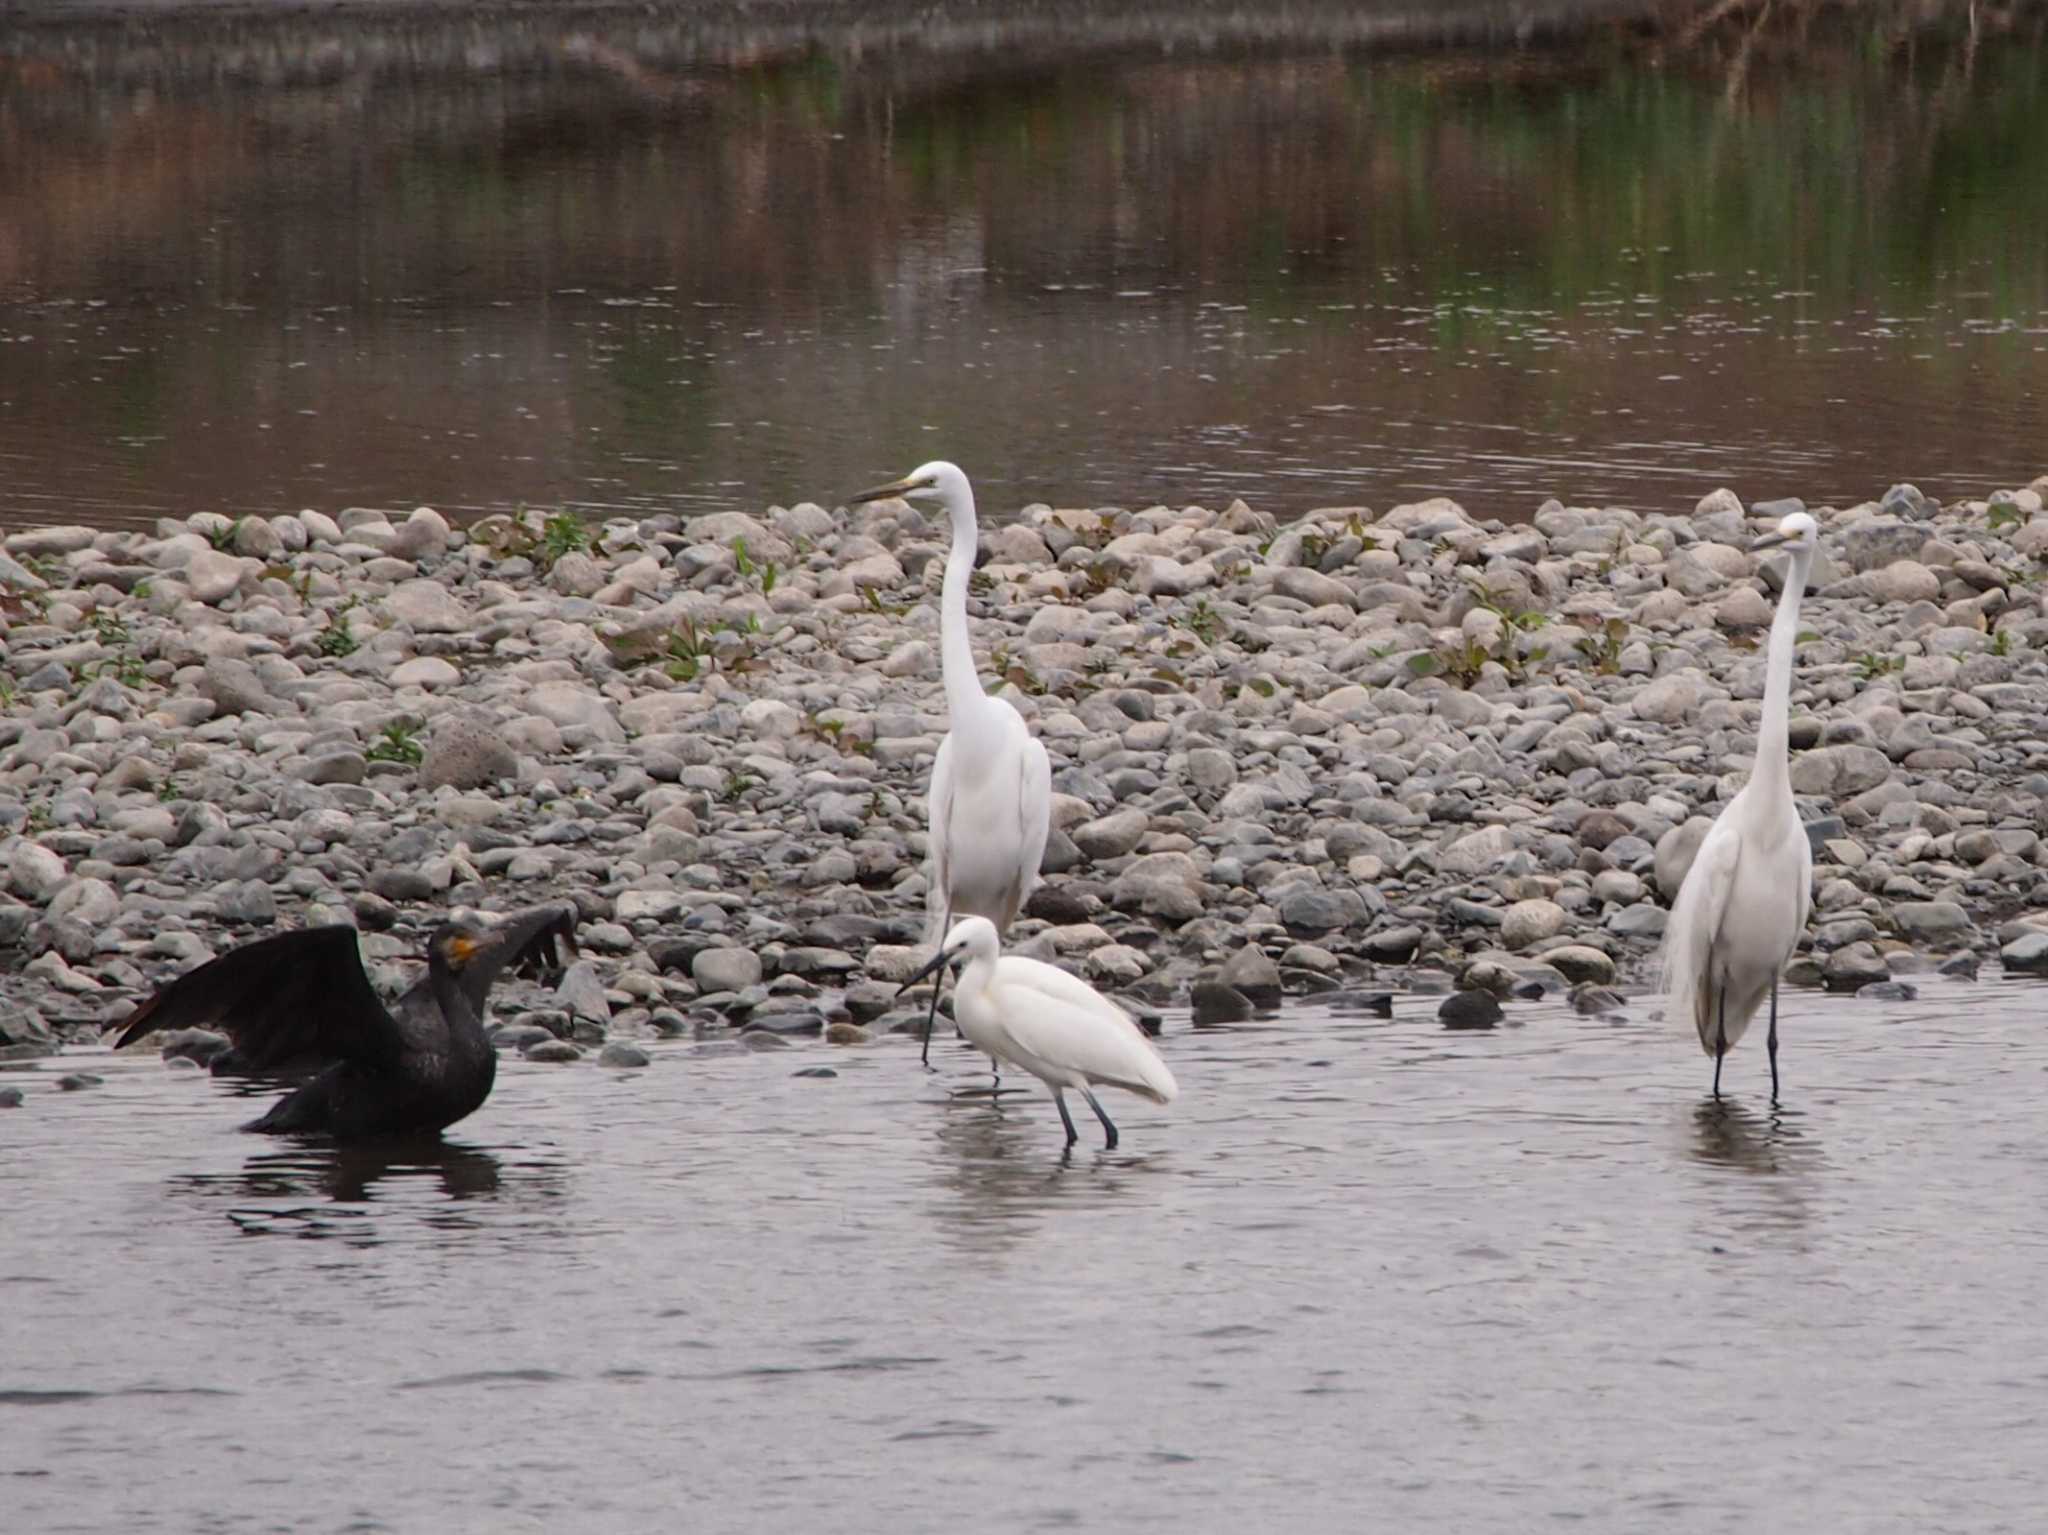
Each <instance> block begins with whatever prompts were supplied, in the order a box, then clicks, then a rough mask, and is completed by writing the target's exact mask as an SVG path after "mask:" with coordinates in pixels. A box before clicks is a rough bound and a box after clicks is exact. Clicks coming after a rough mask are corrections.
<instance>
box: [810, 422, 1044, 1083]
mask: <svg viewBox="0 0 2048 1535" xmlns="http://www.w3.org/2000/svg"><path fill="white" fill-rule="evenodd" d="M887 496H902V497H904V498H905V499H908V500H935V501H937V502H938V503H939V504H940V505H941V506H943V507H944V508H945V509H946V515H947V517H948V518H950V519H951V521H952V525H953V547H952V551H951V552H950V553H949V554H948V555H947V556H946V579H945V584H944V585H943V586H942V587H941V589H940V592H939V656H940V670H941V672H942V673H943V675H944V677H945V682H946V712H947V715H948V717H949V720H950V724H949V728H948V729H947V731H946V738H945V739H944V740H943V741H941V742H940V743H939V754H938V756H937V758H936V759H935V760H934V761H933V762H932V784H931V796H930V800H929V802H928V805H929V809H928V824H929V827H930V833H929V837H930V850H929V852H928V853H927V855H926V865H925V875H926V880H925V884H926V893H925V908H926V918H925V942H927V943H937V942H938V941H939V939H940V938H941V937H942V936H943V935H944V934H945V933H946V932H947V931H949V930H950V929H951V928H952V926H953V922H954V919H955V918H957V917H963V916H975V917H986V918H987V919H988V920H989V921H990V922H991V923H992V924H993V925H994V928H995V931H996V932H998V933H1001V932H1002V931H1004V930H1005V929H1007V928H1008V927H1009V925H1010V924H1011V923H1012V922H1014V921H1016V920H1017V913H1018V912H1019V911H1021V910H1022V909H1023V906H1024V901H1025V898H1026V897H1028V896H1029V895H1030V894H1031V887H1032V886H1033V885H1035V884H1036V883H1037V882H1038V865H1039V862H1040V860H1042V859H1043V858H1044V857H1045V839H1046V838H1047V836H1049V835H1050V834H1051V831H1052V762H1051V760H1050V759H1049V758H1047V756H1046V754H1045V747H1044V745H1043V744H1042V743H1041V742H1038V741H1035V740H1033V739H1032V737H1031V732H1030V731H1029V730H1027V729H1026V728H1025V725H1024V716H1023V715H1021V714H1019V713H1018V712H1017V711H1016V709H1015V708H1013V707H1012V706H1011V704H1010V702H1009V701H1008V700H1007V699H1002V698H991V697H990V696H989V695H988V693H986V692H985V691H984V690H983V689H982V686H981V678H980V676H979V675H978V674H977V673H976V672H975V669H974V649H973V646H972V645H971V644H970V643H969V641H968V638H967V584H968V579H969V578H970V577H971V576H972V575H973V574H974V555H975V550H976V547H977V545H978V542H979V539H978V534H977V530H976V527H975V520H974V491H973V489H972V488H971V487H970V486H969V485H968V483H967V476H966V475H964V474H962V473H961V472H960V471H959V469H958V468H956V467H955V466H954V465H952V464H949V463H946V462H944V461H943V460H940V461H935V462H933V463H929V464H924V465H921V466H919V467H918V468H916V469H913V470H912V471H911V472H910V473H909V474H907V475H905V476H904V477H903V478H902V479H900V480H895V481H892V482H891V483H889V484H887V485H878V486H876V487H875V488H874V489H873V490H864V491H862V492H861V493H860V494H859V495H857V496H854V497H853V498H851V499H850V500H849V501H848V502H847V505H849V506H859V505H862V504H863V503H865V502H868V501H879V500H882V499H883V498H884V497H887ZM938 1010H939V988H938V985H937V983H936V982H935V983H934V984H933V986H932V1004H931V1009H930V1011H928V1012H927V1013H926V1014H925V1019H924V1049H923V1052H922V1054H921V1055H920V1057H919V1059H920V1060H922V1061H923V1062H924V1063H925V1064H926V1065H930V1064H931V1052H932V1019H933V1018H934V1017H935V1016H936V1015H937V1013H938ZM998 1081H999V1082H1000V1078H998Z"/></svg>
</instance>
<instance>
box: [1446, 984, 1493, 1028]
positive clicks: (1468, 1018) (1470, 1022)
mask: <svg viewBox="0 0 2048 1535" xmlns="http://www.w3.org/2000/svg"><path fill="white" fill-rule="evenodd" d="M1436 1016H1437V1019H1438V1021H1439V1022H1441V1023H1442V1024H1443V1026H1444V1027H1445V1028H1447V1029H1490V1028H1493V1027H1494V1026H1495V1025H1496V1024H1498V1023H1499V1022H1500V1021H1501V1019H1502V1018H1504V1017H1506V1016H1507V1015H1506V1014H1505V1013H1503V1012H1502V1011H1501V1006H1500V1003H1498V1002H1497V1001H1495V1000H1494V997H1493V993H1492V992H1489V991H1454V992H1452V993H1451V994H1450V995H1449V996H1448V997H1445V998H1444V1000H1443V1005H1442V1006H1440V1007H1439V1008H1437V1010H1436Z"/></svg>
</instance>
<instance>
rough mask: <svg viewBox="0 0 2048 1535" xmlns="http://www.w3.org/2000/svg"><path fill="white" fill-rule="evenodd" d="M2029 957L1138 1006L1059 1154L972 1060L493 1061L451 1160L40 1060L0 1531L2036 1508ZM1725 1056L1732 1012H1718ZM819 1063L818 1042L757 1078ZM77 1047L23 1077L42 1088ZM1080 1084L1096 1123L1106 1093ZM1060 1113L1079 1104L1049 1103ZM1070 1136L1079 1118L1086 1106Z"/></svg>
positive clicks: (117, 1069)
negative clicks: (1771, 1053) (1456, 1010)
mask: <svg viewBox="0 0 2048 1535" xmlns="http://www.w3.org/2000/svg"><path fill="white" fill-rule="evenodd" d="M2042 995H2043V994H2042V992H2041V991H2040V990H2039V988H2038V987H2036V986H2025V985H2021V984H2016V983H1990V982H1986V983H1959V982H1944V981H1938V980H1933V979H1927V980H1925V981H1924V983H1923V987H1922V992H1921V996H1920V999H1919V1000H1918V1001H1917V1002H1911V1003H1874V1002H1862V1001H1856V1000H1853V999H1842V998H1829V997H1822V996H1819V995H1817V994H1810V993H1796V992H1795V993H1789V994H1788V996H1787V999H1786V1008H1785V1013H1784V1021H1783V1031H1784V1038H1785V1044H1784V1051H1783V1056H1782V1060H1783V1064H1784V1067H1785V1073H1786V1084H1787V1092H1786V1101H1785V1104H1784V1107H1783V1109H1782V1110H1781V1111H1779V1112H1775V1113H1774V1112H1772V1111H1771V1109H1770V1108H1769V1105H1768V1102H1767V1090H1766V1083H1767V1080H1768V1079H1767V1076H1766V1071H1765V1060H1764V1056H1763V1053H1762V1051H1761V1050H1760V1049H1756V1048H1752V1045H1749V1044H1746V1045H1745V1046H1744V1047H1743V1048H1742V1049H1741V1050H1739V1051H1737V1052H1736V1053H1735V1054H1734V1055H1733V1056H1732V1057H1731V1058H1730V1062H1729V1067H1728V1075H1729V1082H1730V1085H1731V1088H1732V1094H1731V1099H1730V1101H1729V1102H1728V1103H1727V1104H1726V1106H1725V1107H1724V1108H1721V1109H1716V1108H1714V1107H1712V1106H1711V1105H1710V1104H1709V1103H1708V1102H1707V1101H1706V1088H1707V1081H1708V1063H1707V1061H1706V1060H1705V1058H1704V1057H1702V1056H1701V1055H1700V1054H1699V1053H1698V1051H1697V1049H1695V1048H1694V1047H1693V1045H1692V1042H1691V1040H1690V1038H1689V1031H1683V1030H1674V1029H1673V1028H1672V1027H1670V1026H1668V1025H1666V1024H1665V1023H1664V1022H1663V1021H1661V1019H1659V1018H1658V1017H1657V1016H1656V1015H1655V1004H1654V1003H1652V1002H1650V1001H1648V1000H1644V999H1639V1000H1636V1001H1634V1002H1632V1003H1631V1004H1630V1008H1629V1012H1628V1013H1627V1015H1626V1016H1625V1017H1623V1018H1618V1019H1582V1018H1578V1017H1575V1016H1573V1015H1572V1014H1570V1013H1569V1012H1568V1011H1566V1010H1565V1009H1563V1008H1562V1007H1559V1006H1556V1005H1520V1004H1517V1005H1513V1006H1511V1008H1510V1012H1509V1023H1510V1026H1508V1027H1505V1028H1502V1029H1501V1030H1499V1031H1498V1032H1494V1033H1489V1034H1462V1033H1460V1034H1451V1033H1445V1032H1443V1031H1441V1030H1440V1029H1439V1028H1438V1027H1437V1026H1436V1023H1435V1016H1434V1005H1435V1000H1436V999H1434V998H1423V997H1408V996H1403V997H1402V998H1400V999H1399V1000H1398V1003H1397V1006H1396V1009H1395V1015H1394V1017H1393V1018H1392V1019H1390V1020H1382V1019H1377V1018H1361V1017H1355V1016H1346V1015H1337V1014H1332V1013H1331V1012H1329V1011H1327V1010H1317V1009H1315V1008H1311V1007H1307V1006H1301V1005H1291V1006H1290V1007H1289V1008H1287V1009H1286V1010H1285V1011H1284V1012H1283V1013H1281V1014H1280V1015H1278V1016H1276V1017H1274V1018H1271V1019H1268V1020H1266V1021H1265V1022H1263V1023H1260V1024H1258V1025H1255V1026H1248V1027H1244V1028H1239V1029H1231V1030H1205V1031H1192V1030H1190V1029H1189V1028H1188V1027H1187V1024H1186V1021H1185V1018H1184V1017H1182V1016H1173V1017H1171V1018H1169V1020H1168V1028H1167V1033H1166V1037H1165V1040H1164V1049H1165V1051H1166V1053H1167V1055H1168V1058H1169V1059H1170V1061H1171V1062H1172V1065H1173V1067H1174V1070H1175V1072H1176V1073H1177V1075H1178V1076H1179V1078H1180V1081H1181V1084H1182V1097H1181V1099H1180V1101H1179V1102H1177V1103H1176V1104H1174V1105H1173V1106H1172V1107H1171V1108H1168V1109H1156V1108H1152V1107H1149V1106H1137V1105H1134V1104H1133V1103H1132V1102H1131V1101H1130V1100H1126V1099H1122V1098H1120V1097H1112V1098H1110V1099H1109V1100H1108V1103H1109V1106H1110V1109H1111V1112H1112V1113H1113V1114H1118V1115H1119V1123H1120V1125H1121V1128H1122V1130H1123V1132H1124V1143H1123V1148H1122V1149H1121V1150H1120V1151H1119V1152H1117V1153H1115V1154H1113V1155H1105V1154H1103V1153H1101V1152H1100V1151H1099V1150H1098V1149H1096V1147H1095V1146H1093V1145H1092V1144H1084V1145H1083V1146H1082V1147H1081V1148H1079V1149H1077V1152H1076V1154H1075V1155H1074V1157H1073V1158H1072V1160H1071V1161H1070V1162H1063V1161H1062V1160H1061V1158H1060V1156H1059V1154H1058V1144H1059V1133H1058V1121H1057V1118H1056V1116H1055V1115H1054V1114H1053V1112H1052V1109H1051V1106H1050V1104H1048V1103H1047V1102H1046V1101H1045V1100H1044V1099H1043V1097H1042V1096H1039V1095H1038V1094H1036V1093H1035V1092H1034V1093H1033V1094H1030V1095H1020V1096H1019V1097H1017V1098H1014V1099H1009V1100H1006V1106H1005V1108H1004V1110H1003V1111H1002V1113H1001V1114H1000V1116H998V1115H997V1114H996V1113H994V1112H993V1111H991V1109H990V1108H989V1107H988V1105H987V1102H986V1099H985V1098H984V1099H982V1100H980V1101H974V1100H964V1099H963V1100H955V1099H953V1098H950V1097H949V1095H948V1089H949V1088H952V1087H964V1086H967V1085H969V1084H972V1083H974V1082H976V1081H981V1080H985V1078H983V1077H981V1076H980V1075H979V1073H978V1072H977V1071H976V1069H975V1065H974V1063H975V1061H976V1060H978V1059H979V1058H978V1057H975V1056H972V1055H971V1054H970V1053H969V1052H967V1051H966V1050H965V1049H964V1048H963V1047H958V1046H955V1047H953V1048H950V1049H938V1050H936V1051H935V1059H936V1060H937V1061H938V1062H939V1063H940V1064H941V1066H942V1068H943V1070H942V1072H941V1073H940V1074H938V1075H935V1076H931V1077H927V1076H925V1075H924V1074H922V1073H920V1072H919V1071H918V1069H917V1067H916V1063H915V1058H914V1055H913V1054H912V1050H911V1047H910V1045H909V1044H908V1043H907V1042H888V1043H884V1044H880V1045H877V1046H873V1047H868V1048H862V1049H855V1050H834V1049H830V1048H828V1047H825V1046H822V1045H816V1044H814V1045H810V1046H807V1047H806V1046H799V1047H797V1048H794V1049H791V1050H787V1051H782V1052H777V1053H769V1054H740V1055H730V1054H719V1053H715V1052H699V1051H696V1050H693V1048H692V1047H689V1046H686V1045H675V1046H667V1047H658V1048H657V1051H656V1059H655V1062H654V1065H653V1067H652V1068H651V1069H649V1070H646V1071H643V1072H639V1073H627V1074H616V1073H610V1072H604V1071H600V1070H599V1069H597V1068H596V1067H595V1066H588V1065H586V1066H572V1067H539V1066H530V1065H527V1064H524V1063H521V1062H518V1061H516V1060H512V1061H507V1062H506V1067H505V1071H504V1073H503V1074H502V1076H501V1077H500V1082H499V1086H498V1089H497V1092H496V1093H495V1095H494V1096H493V1097H492V1099H491V1101H490V1102H489V1103H488V1104H486V1105H485V1107H484V1109H483V1110H482V1111H481V1112H480V1113H479V1114H477V1115H476V1116H475V1117H474V1118H473V1119H471V1120H470V1121H468V1122H466V1123H464V1124H462V1125H460V1126H457V1127H456V1128H455V1130H454V1131H452V1132H451V1134H450V1136H449V1139H448V1143H447V1148H446V1149H445V1150H442V1151H437V1152H434V1153H432V1154H423V1153H421V1152H419V1151H414V1152H412V1153H409V1154H406V1155H404V1156H401V1157H399V1158H397V1159H395V1160H394V1159H382V1158H377V1157H364V1156H353V1157H344V1156H340V1155H338V1154H337V1153H335V1152H333V1151H331V1150H326V1149H320V1148H317V1147H297V1146H292V1145H280V1144H277V1143H274V1142H271V1141H268V1140H260V1139H257V1138H254V1137H249V1136H242V1135H238V1134H236V1133H235V1132H234V1130H233V1128H232V1126H233V1125H234V1124H235V1123H237V1122H238V1121H239V1120H240V1119H241V1118H243V1117H246V1116H247V1115H249V1114H250V1113H251V1112H252V1111H253V1108H254V1105H253V1104H252V1102H251V1101H249V1100H247V1099H243V1098H238V1097H236V1096H235V1095H234V1093H233V1091H232V1090H231V1089H230V1088H229V1087H228V1086H227V1085H226V1084H224V1083H220V1082H216V1081H214V1080H212V1079H210V1078H206V1077H204V1076H201V1075H199V1074H197V1073H195V1072H191V1071H180V1070H172V1069H168V1068H166V1067H164V1066H162V1065H161V1064H159V1063H158V1062H157V1061H156V1060H154V1059H141V1060H131V1059H129V1058H127V1057H125V1056H124V1057H121V1058H118V1059H114V1058H110V1057H108V1056H106V1055H105V1054H104V1053H102V1052H93V1051H83V1052H72V1053H70V1054H67V1055H66V1056H65V1057H63V1058H62V1059H61V1060H59V1061H55V1062H44V1063H40V1064H39V1065H38V1066H36V1067H35V1068H33V1069H28V1070H22V1071H16V1072H13V1073H11V1074H9V1075H8V1077H7V1078H6V1080H8V1081H10V1082H13V1083H16V1084H19V1085H21V1086H23V1087H25V1088H26V1089H27V1101H26V1102H25V1104H24V1105H23V1106H22V1107H21V1108H19V1109H15V1110H12V1111H5V1112H0V1155H4V1164H5V1168H6V1182H5V1189H6V1206H5V1208H6V1225H5V1233H6V1234H5V1240H4V1243H0V1315H4V1317H5V1319H6V1320H5V1323H4V1334H0V1336H4V1348H0V1510H4V1518H5V1524H6V1527H7V1529H8V1530H9V1531H21V1532H23V1535H28V1532H35V1535H46V1532H59V1531H94V1532H99V1531H106V1530H111V1529H121V1530H128V1531H201V1530H204V1531H222V1532H227V1531H259V1530H292V1531H301V1532H303V1531H384V1530H402V1531H414V1530H432V1531H478V1532H484V1531H489V1532H503V1531H528V1530H531V1531H543V1530H545V1531H555V1530H565V1529H571V1528H574V1529H577V1530H588V1531H639V1530H648V1529H668V1528H681V1527H689V1528H698V1529H719V1530H740V1529H811V1528H823V1527H825V1526H824V1525H822V1524H821V1523H820V1522H819V1520H820V1517H821V1514H822V1512H823V1511H825V1510H830V1511H831V1514H830V1517H831V1527H832V1528H838V1529H847V1530H877V1531H891V1532H906V1531H923V1530H935V1531H936V1530H962V1529H972V1530H1040V1529H1099V1530H1128V1529H1142V1528H1150V1527H1159V1528H1165V1529H1173V1530H1192V1529H1280V1528H1289V1529H1298V1530H1316V1531H1322V1530H1330V1531H1339V1530H1355V1529H1359V1528H1381V1529H1425V1528H1427V1529H1444V1530H1451V1529H1455V1530H1460V1531H1504V1532H1505V1531H1516V1532H1522V1531H1528V1530H1531V1529H1545V1528H1584V1529H1599V1530H1640V1529H1648V1528H1656V1529H1675V1530H1741V1531H1749V1530H1755V1529H1760V1528H1761V1529H1815V1530H1819V1529H1826V1530H1828V1531H1830V1532H1850V1531H1858V1532H1861V1531H1892V1530H1897V1531H1916V1532H1918V1531H1929V1530H1971V1531H1988V1530H2026V1529H2031V1528H2034V1527H2035V1526H2036V1524H2037V1522H2038V1518H2039V1511H2040V1509H2041V1508H2042V1506H2043V1505H2044V1501H2048V1472H2044V1471H2043V1469H2042V1468H2043V1467H2044V1466H2048V1415H2044V1407H2043V1403H2044V1401H2048V1365H2044V1363H2043V1361H2044V1360H2048V1323H2044V1322H2043V1320H2042V1308H2041V1306H2040V1305H2039V1284H2040V1275H2041V1273H2042V1269H2043V1262H2044V1259H2048V1236H2044V1230H2048V1228H2044V1226H2043V1223H2042V1219H2041V1211H2042V1208H2043V1204H2044V1198H2048V1129H2044V1121H2043V1119H2042V1116H2041V1114H2040V1113H2039V1101H2038V1100H2039V1084H2040V1083H2041V1081H2042V1078H2043V1072H2044V1070H2048V1034H2044V1032H2043V1031H2042V1029H2041V1025H2040V1009H2041V997H2042ZM1753 1043H1754V1042H1752V1044H1753ZM817 1065H827V1066H830V1067H832V1068H835V1069H836V1071H837V1075H836V1076H832V1077H829V1078H814V1077H802V1076H798V1075H796V1073H797V1072H798V1071H799V1070H802V1069H804V1068H807V1067H812V1066H817ZM81 1068H84V1069H88V1070H90V1071H92V1072H93V1073H96V1074H99V1075H101V1076H103V1077H104V1079H105V1080H104V1083H103V1085H100V1086H98V1087H93V1088H87V1089H85V1090H81V1091H75V1092H63V1091H60V1090H58V1088H57V1087H56V1085H55V1079H56V1077H57V1076H58V1074H59V1073H60V1071H67V1070H68V1071H75V1070H78V1069H81ZM1119 1110H1121V1113H1119ZM1082 1119H1083V1123H1084V1124H1085V1123H1086V1116H1082ZM1088 1129H1089V1131H1090V1132H1091V1135H1092V1132H1093V1129H1094V1127H1093V1126H1092V1125H1089V1126H1088Z"/></svg>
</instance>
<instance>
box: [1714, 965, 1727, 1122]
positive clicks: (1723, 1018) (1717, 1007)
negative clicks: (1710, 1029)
mask: <svg viewBox="0 0 2048 1535" xmlns="http://www.w3.org/2000/svg"><path fill="white" fill-rule="evenodd" d="M1727 1053H1728V988H1727V987H1725V986H1723V987H1722V988H1721V994H1720V995H1719V996H1718V997H1716V998H1715V999H1714V1101H1715V1102H1716V1103H1718V1102H1720V1101H1721V1057H1723V1056H1724V1055H1726V1054H1727Z"/></svg>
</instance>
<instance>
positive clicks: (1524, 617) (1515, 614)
mask: <svg viewBox="0 0 2048 1535" xmlns="http://www.w3.org/2000/svg"><path fill="white" fill-rule="evenodd" d="M1479 606H1480V607H1482V608H1484V609H1486V611H1487V612H1489V613H1492V614H1493V615H1495V616H1496V617H1497V618H1499V619H1500V621H1501V622H1502V623H1503V624H1505V625H1506V626H1507V627H1508V628H1510V629H1513V630H1516V631H1518V632H1520V633H1524V634H1526V633H1529V632H1530V631H1532V630H1536V629H1541V628H1542V627H1543V626H1544V625H1545V624H1547V623H1549V622H1550V615H1549V614H1548V613H1545V612H1544V611H1542V610H1541V609H1540V608H1510V607H1507V606H1505V605H1504V604H1502V603H1499V602H1496V601H1494V600H1493V599H1491V598H1482V599H1481V600H1480V602H1479Z"/></svg>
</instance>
